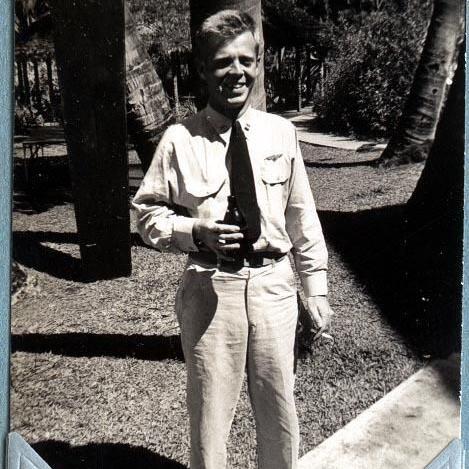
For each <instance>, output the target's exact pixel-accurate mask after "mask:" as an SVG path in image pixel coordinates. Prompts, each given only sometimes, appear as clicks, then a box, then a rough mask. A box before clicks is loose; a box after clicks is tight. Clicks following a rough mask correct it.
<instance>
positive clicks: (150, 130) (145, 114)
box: [125, 5, 173, 172]
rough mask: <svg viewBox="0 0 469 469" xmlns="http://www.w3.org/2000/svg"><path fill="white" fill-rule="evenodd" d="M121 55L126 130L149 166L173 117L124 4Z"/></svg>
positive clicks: (149, 59)
mask: <svg viewBox="0 0 469 469" xmlns="http://www.w3.org/2000/svg"><path fill="white" fill-rule="evenodd" d="M125 58H126V89H127V110H128V112H127V131H128V133H129V136H130V139H131V141H132V142H133V143H134V145H135V150H136V151H137V154H138V156H139V158H140V162H141V163H142V169H143V171H144V172H146V171H147V169H148V168H149V166H150V163H151V159H152V157H153V153H154V151H155V149H156V146H157V144H158V142H159V140H160V136H161V133H162V132H163V131H164V130H165V128H166V126H167V125H168V124H169V122H170V121H171V119H172V118H173V113H172V111H171V105H170V102H169V99H168V96H167V95H166V93H165V90H164V88H163V84H162V82H161V80H160V78H159V76H158V74H157V73H156V70H155V68H154V66H153V63H152V61H151V58H150V56H149V54H148V51H147V48H146V47H145V45H144V43H143V42H142V41H141V40H140V37H139V33H138V31H137V22H136V21H135V20H134V18H133V16H132V13H131V12H130V9H129V7H128V6H127V5H126V7H125Z"/></svg>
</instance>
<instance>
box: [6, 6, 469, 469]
mask: <svg viewBox="0 0 469 469" xmlns="http://www.w3.org/2000/svg"><path fill="white" fill-rule="evenodd" d="M13 5H14V4H13V1H12V0H0V123H1V124H0V155H1V157H2V161H1V163H0V469H3V468H6V467H7V463H6V461H7V443H6V442H7V436H8V432H9V428H10V424H9V417H10V413H9V406H10V399H9V398H10V301H11V300H10V285H11V269H10V266H11V216H12V215H11V212H12V202H11V194H12V153H13V122H14V120H13V105H14V94H13V92H12V88H13V54H14V44H13V41H14V27H13V26H14V17H13ZM468 21H469V12H468V11H466V24H468ZM465 34H466V43H467V41H468V39H469V34H468V31H467V29H466V33H465ZM467 58H468V56H467V48H466V76H465V83H466V97H467V89H468V88H469V78H468V74H467ZM465 109H466V118H465V143H464V145H465V152H464V153H465V162H466V157H467V155H468V153H469V151H468V143H467V142H468V137H469V125H468V118H467V116H468V115H469V103H468V100H467V99H466V102H465ZM463 261H464V269H463V279H462V280H463V282H462V284H463V303H462V316H463V321H462V358H461V401H462V405H461V443H462V444H461V450H462V458H461V460H462V468H464V467H465V466H466V465H465V459H466V458H465V455H466V451H467V448H468V443H469V401H468V399H469V396H468V394H469V356H468V355H469V164H466V163H465V167H464V247H463ZM468 461H469V459H468ZM452 469H456V468H452Z"/></svg>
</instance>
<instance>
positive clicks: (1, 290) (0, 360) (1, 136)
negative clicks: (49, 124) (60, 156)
mask: <svg viewBox="0 0 469 469" xmlns="http://www.w3.org/2000/svg"><path fill="white" fill-rule="evenodd" d="M13 5H14V3H13V1H11V0H0V155H1V158H2V161H1V163H0V467H2V468H3V467H5V468H6V467H7V462H6V461H7V436H8V432H9V429H10V422H9V418H10V301H11V300H10V284H11V272H10V271H11V269H10V266H11V208H12V207H11V193H12V191H11V189H12V187H11V181H12V179H13V178H12V169H11V168H12V166H11V162H12V152H13V122H14V120H13V92H12V88H13V52H14V36H13V25H14V21H13Z"/></svg>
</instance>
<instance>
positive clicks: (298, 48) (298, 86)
mask: <svg viewBox="0 0 469 469" xmlns="http://www.w3.org/2000/svg"><path fill="white" fill-rule="evenodd" d="M295 81H296V110H297V111H298V112H300V111H301V103H302V101H303V96H302V93H301V46H299V45H297V46H295Z"/></svg>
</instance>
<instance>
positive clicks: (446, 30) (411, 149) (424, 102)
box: [380, 0, 464, 162]
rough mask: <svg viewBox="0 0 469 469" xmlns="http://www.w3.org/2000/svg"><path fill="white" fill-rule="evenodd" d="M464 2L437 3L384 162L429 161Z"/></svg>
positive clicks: (458, 0) (460, 24)
mask: <svg viewBox="0 0 469 469" xmlns="http://www.w3.org/2000/svg"><path fill="white" fill-rule="evenodd" d="M463 10H464V4H463V2H462V0H435V2H434V9H433V15H432V19H431V22H430V26H429V28H428V32H427V38H426V41H425V45H424V48H423V51H422V55H421V57H420V62H419V65H418V67H417V71H416V73H415V77H414V80H413V84H412V87H411V90H410V93H409V97H408V99H407V102H406V105H405V107H404V110H403V112H402V116H401V118H400V120H399V124H398V127H397V129H396V131H395V133H394V134H393V136H392V138H391V140H390V141H389V143H388V145H387V147H386V149H385V150H384V152H383V153H382V155H381V158H380V160H381V161H383V162H389V160H391V159H392V160H396V162H401V161H402V162H407V161H409V160H410V161H420V160H422V159H425V158H426V156H427V154H428V151H429V148H430V146H431V141H432V140H433V138H434V134H435V128H436V124H437V122H438V116H439V113H440V110H441V106H442V103H443V99H444V95H445V89H446V83H447V80H448V77H449V76H450V73H451V67H452V65H454V62H455V59H456V56H455V51H456V49H457V43H458V41H459V40H460V38H461V34H462V31H463V27H462V24H463V18H464V16H463Z"/></svg>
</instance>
